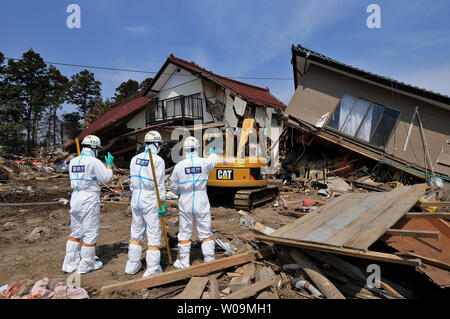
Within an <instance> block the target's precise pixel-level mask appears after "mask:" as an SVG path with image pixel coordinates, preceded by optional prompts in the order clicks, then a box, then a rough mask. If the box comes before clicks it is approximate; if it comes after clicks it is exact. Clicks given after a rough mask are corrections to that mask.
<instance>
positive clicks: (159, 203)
mask: <svg viewBox="0 0 450 319" xmlns="http://www.w3.org/2000/svg"><path fill="white" fill-rule="evenodd" d="M148 154H149V156H150V164H151V166H152V174H153V181H154V183H155V191H156V198H157V199H158V207H159V210H162V204H161V198H160V197H159V188H158V182H157V181H156V180H157V177H156V174H155V165H154V164H153V155H152V150H151V149H149V150H148ZM161 226H162V229H163V232H164V239H165V240H166V249H167V256H168V257H169V264H170V265H172V258H171V257H170V247H169V240H168V239H167V231H166V224H165V222H164V217H161Z"/></svg>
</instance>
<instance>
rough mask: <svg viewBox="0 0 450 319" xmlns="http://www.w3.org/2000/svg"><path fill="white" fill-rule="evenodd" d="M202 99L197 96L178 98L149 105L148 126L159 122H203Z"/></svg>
mask: <svg viewBox="0 0 450 319" xmlns="http://www.w3.org/2000/svg"><path fill="white" fill-rule="evenodd" d="M202 119H203V107H202V99H201V98H200V97H196V96H177V97H176V98H172V99H167V100H162V101H154V102H151V103H149V104H147V109H146V121H147V126H150V125H152V124H155V123H158V122H166V121H173V120H180V121H182V122H183V124H184V123H185V122H186V121H194V120H202Z"/></svg>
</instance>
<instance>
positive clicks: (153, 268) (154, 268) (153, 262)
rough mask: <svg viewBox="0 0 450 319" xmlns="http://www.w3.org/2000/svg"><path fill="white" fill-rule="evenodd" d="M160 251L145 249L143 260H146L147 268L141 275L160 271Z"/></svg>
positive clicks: (149, 274) (154, 273) (148, 275)
mask: <svg viewBox="0 0 450 319" xmlns="http://www.w3.org/2000/svg"><path fill="white" fill-rule="evenodd" d="M160 260H161V252H160V251H159V249H158V250H147V253H146V255H145V261H146V262H147V270H146V271H145V273H144V275H143V276H142V277H150V276H153V275H156V274H160V273H162V268H161V265H160Z"/></svg>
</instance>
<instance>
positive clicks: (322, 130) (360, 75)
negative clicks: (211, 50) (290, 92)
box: [284, 45, 450, 182]
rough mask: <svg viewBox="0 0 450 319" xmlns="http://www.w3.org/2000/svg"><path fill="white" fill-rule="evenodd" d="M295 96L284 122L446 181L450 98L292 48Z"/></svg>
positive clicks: (449, 155)
mask: <svg viewBox="0 0 450 319" xmlns="http://www.w3.org/2000/svg"><path fill="white" fill-rule="evenodd" d="M292 65H293V70H294V81H295V94H294V96H293V97H292V99H291V101H290V103H289V105H288V107H287V109H286V111H285V112H284V119H285V120H286V122H287V123H288V125H289V126H291V127H295V128H298V129H300V130H301V131H302V132H304V133H305V134H306V135H309V136H311V137H312V138H314V139H315V140H319V141H322V142H325V143H332V144H336V145H339V146H341V147H343V148H345V149H347V150H350V151H352V152H355V153H358V154H361V155H364V156H365V157H367V158H370V159H373V160H375V161H377V162H381V163H383V164H387V165H390V166H393V167H396V168H398V169H400V170H402V171H404V172H407V173H408V174H412V175H414V176H416V177H418V178H421V179H426V178H427V177H430V176H438V177H440V178H441V179H443V180H445V181H447V182H448V181H450V179H449V175H450V97H448V96H444V95H441V94H438V93H434V92H431V91H428V90H424V89H421V88H418V87H414V86H411V85H408V84H405V83H402V82H398V81H395V80H392V79H389V78H386V77H383V76H380V75H377V74H373V73H369V72H366V71H363V70H361V69H358V68H356V67H353V66H350V65H346V64H343V63H341V62H338V61H336V60H333V59H331V58H329V57H326V56H324V55H322V54H319V53H317V52H314V51H311V50H309V49H306V48H304V47H302V46H300V45H298V46H297V47H294V46H293V47H292Z"/></svg>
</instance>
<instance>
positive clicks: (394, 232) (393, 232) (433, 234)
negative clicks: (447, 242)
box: [384, 229, 441, 238]
mask: <svg viewBox="0 0 450 319" xmlns="http://www.w3.org/2000/svg"><path fill="white" fill-rule="evenodd" d="M384 234H385V235H389V236H402V237H414V238H419V237H422V238H439V237H441V233H440V232H438V231H431V230H403V229H388V230H387V231H386V232H385V233H384Z"/></svg>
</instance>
